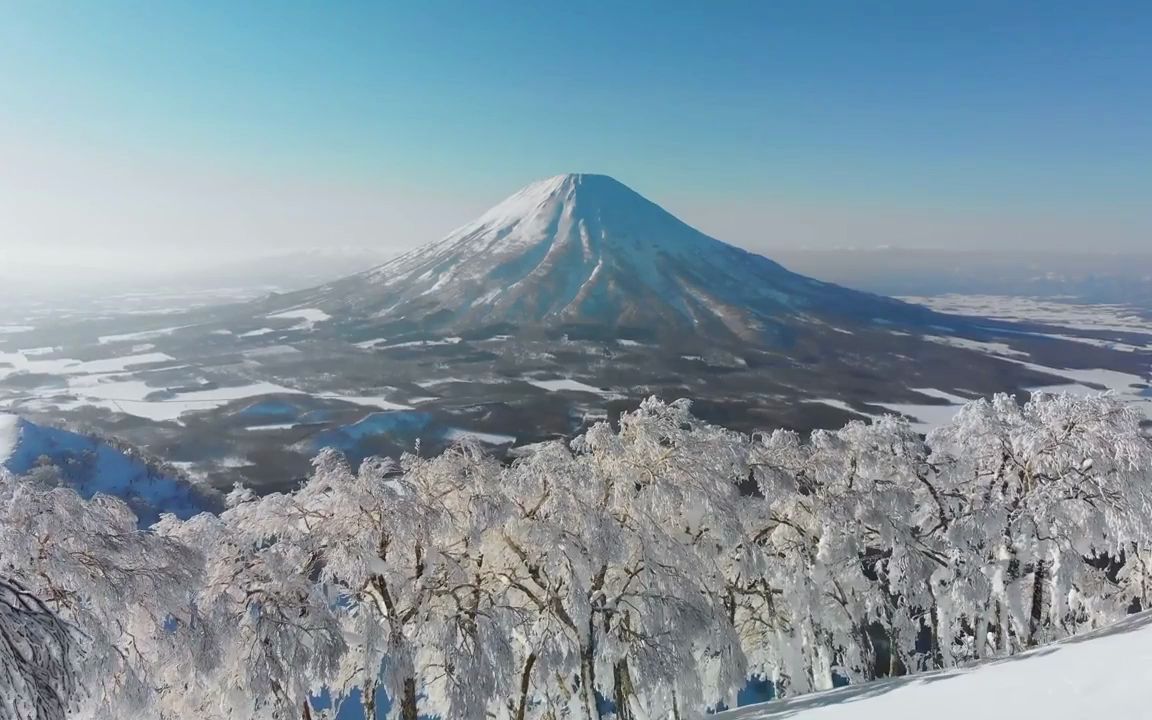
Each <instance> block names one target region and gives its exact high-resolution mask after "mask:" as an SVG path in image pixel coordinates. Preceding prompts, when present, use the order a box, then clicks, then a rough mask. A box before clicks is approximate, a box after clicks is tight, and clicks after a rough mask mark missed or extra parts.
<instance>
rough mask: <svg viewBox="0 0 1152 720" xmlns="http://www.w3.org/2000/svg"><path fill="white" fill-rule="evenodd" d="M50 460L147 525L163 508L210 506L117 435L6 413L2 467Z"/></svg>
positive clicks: (84, 491) (0, 421)
mask: <svg viewBox="0 0 1152 720" xmlns="http://www.w3.org/2000/svg"><path fill="white" fill-rule="evenodd" d="M45 460H47V461H48V462H49V463H50V464H51V465H53V466H55V467H56V468H57V469H58V471H59V480H60V481H62V482H64V483H66V484H68V485H69V486H71V487H73V488H75V489H76V491H77V492H79V493H80V495H82V496H84V497H92V496H93V495H96V494H97V493H103V494H106V495H115V496H116V497H119V498H121V499H123V500H124V501H126V502H127V503H128V504H129V505H130V506H131V507H132V509H133V511H134V512H135V513H136V515H137V517H139V519H140V522H141V524H142V525H150V524H152V523H153V522H155V521H156V520H158V519H159V517H160V515H161V514H162V513H174V514H176V515H178V516H180V517H191V516H192V515H194V514H196V513H197V512H200V511H201V510H203V509H206V508H205V500H206V497H205V496H204V495H203V494H202V493H201V492H200V491H199V490H198V489H196V488H195V487H194V486H192V485H191V484H190V483H188V482H187V481H186V480H184V479H182V478H180V477H177V476H176V475H175V474H173V473H168V472H165V471H164V470H163V469H161V468H160V467H158V466H157V465H155V464H154V463H151V462H149V461H148V460H147V459H145V458H143V457H141V456H139V455H138V454H136V453H135V452H134V451H132V450H130V449H121V448H119V447H116V446H114V445H113V444H112V443H111V441H104V440H101V439H99V438H96V437H91V436H87V435H81V434H79V433H74V432H71V431H69V430H63V429H60V428H54V427H49V426H45V425H40V424H37V423H33V422H30V421H28V420H25V419H23V418H21V417H19V416H17V415H13V414H9V413H0V468H3V469H5V470H7V471H9V472H11V473H13V474H16V475H21V474H24V473H28V472H32V471H34V470H36V469H37V468H39V467H41V466H42V465H43V464H44V461H45Z"/></svg>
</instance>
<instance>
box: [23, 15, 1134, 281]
mask: <svg viewBox="0 0 1152 720" xmlns="http://www.w3.org/2000/svg"><path fill="white" fill-rule="evenodd" d="M1150 38H1152V5H1150V4H1149V3H1148V2H1147V0H1140V1H1133V2H1126V1H1124V0H1112V1H1110V2H1100V1H1099V0H1095V1H1091V2H1088V1H1085V2H1063V1H1061V0H1047V1H1044V2H1029V1H1027V0H1014V1H1013V2H1003V1H1002V0H997V1H995V2H991V1H985V0H970V1H966V2H943V1H940V2H937V1H935V0H903V1H899V2H885V1H882V0H843V1H840V2H833V1H830V0H809V1H801V0H796V1H794V2H769V1H767V0H765V1H763V2H761V1H757V0H745V1H744V2H723V1H721V2H699V1H698V0H693V1H691V2H679V1H677V2H668V1H666V2H609V1H608V0H593V1H590V2H566V3H560V2H551V1H550V0H519V1H518V2H510V1H499V0H484V1H480V0H459V1H456V2H448V1H446V0H441V1H437V0H409V1H407V2H403V3H400V2H385V1H383V0H375V1H368V0H364V1H354V0H344V1H342V2H341V1H333V2H292V1H289V0H274V1H273V0H268V1H256V0H243V1H238V0H225V1H215V0H197V1H195V2H193V1H187V2H176V1H174V0H167V1H165V2H155V1H153V0H146V1H140V2H127V1H125V0H100V1H99V2H73V1H60V2H57V1H54V0H36V1H31V0H29V1H23V0H14V1H13V2H8V3H2V4H0V263H12V262H18V261H21V260H24V259H27V258H29V257H32V258H36V259H48V260H50V261H57V262H73V263H76V262H83V263H89V264H96V265H99V264H109V263H114V262H120V260H119V258H121V257H123V256H125V255H136V256H138V257H141V258H145V259H152V258H169V259H176V260H180V261H181V262H184V261H188V262H192V261H203V260H204V258H205V257H211V256H212V255H213V253H215V252H217V251H220V252H227V253H230V254H256V253H263V252H269V251H277V250H287V249H295V248H310V247H329V246H374V247H379V248H385V249H393V248H395V249H403V248H406V247H410V246H412V245H414V244H418V243H420V242H424V241H427V240H431V239H434V238H437V237H439V236H441V235H443V234H444V233H445V232H446V231H448V230H450V229H451V228H452V227H455V226H457V225H459V224H462V223H463V222H465V221H467V220H469V219H471V217H472V216H473V215H475V214H476V213H478V212H479V211H481V210H483V209H484V208H485V207H487V206H489V205H491V204H493V203H494V202H496V201H498V200H499V199H501V198H502V197H504V196H505V195H507V194H509V193H511V192H512V191H514V190H515V189H516V188H518V187H520V186H521V185H524V184H526V183H528V182H530V181H532V180H535V179H538V178H541V177H546V176H549V175H554V174H558V173H562V172H570V171H585V172H600V173H606V174H610V175H613V176H615V177H617V178H618V179H620V180H621V181H623V182H625V183H627V184H629V185H631V186H632V187H633V188H635V189H636V190H638V191H639V192H641V193H642V194H645V195H647V196H648V197H650V198H652V199H653V200H656V201H657V202H659V203H661V204H662V205H664V206H665V207H666V208H668V209H669V210H671V211H672V212H674V213H676V214H678V215H680V216H681V217H683V218H684V219H685V220H687V221H689V222H692V223H693V224H696V225H698V226H699V227H701V228H702V229H703V230H705V231H707V232H710V233H711V234H713V235H716V236H718V237H720V238H721V239H725V240H728V241H729V242H735V243H738V244H742V245H745V246H749V247H752V248H755V249H759V250H764V251H767V252H769V253H770V251H771V248H773V247H782V246H787V247H795V246H813V247H834V246H842V245H854V246H874V245H908V246H919V247H971V248H996V247H1003V246H1005V245H1008V244H1021V245H1024V246H1026V247H1034V248H1037V249H1041V248H1043V249H1075V248H1086V249H1090V250H1093V251H1096V250H1116V251H1122V250H1145V249H1148V248H1150V247H1152V210H1150V209H1149V208H1150V207H1152V41H1150Z"/></svg>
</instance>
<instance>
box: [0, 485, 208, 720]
mask: <svg viewBox="0 0 1152 720" xmlns="http://www.w3.org/2000/svg"><path fill="white" fill-rule="evenodd" d="M199 566H200V559H199V557H198V556H197V554H196V553H195V552H194V551H192V550H191V549H189V548H188V547H186V546H184V545H182V544H180V543H178V542H175V541H173V540H171V539H168V538H163V537H159V536H157V535H155V534H153V533H149V532H142V531H140V530H138V528H137V521H136V516H135V515H133V514H132V512H131V510H130V509H129V508H128V506H127V505H125V504H124V503H123V502H122V501H120V500H117V499H115V498H111V497H108V496H100V495H98V496H96V497H94V498H93V499H92V500H90V501H86V500H84V499H82V498H81V497H80V496H79V495H77V494H76V493H75V492H74V491H72V490H70V489H67V488H62V487H55V488H46V487H44V486H43V485H41V484H39V483H33V482H27V481H24V480H22V479H20V478H14V477H12V476H11V475H9V474H7V473H4V472H3V471H0V710H2V711H3V717H6V718H9V717H10V718H16V719H17V720H25V719H28V720H31V719H35V720H56V719H58V718H64V717H127V716H133V717H147V716H148V715H149V714H152V713H155V712H157V710H156V705H155V702H156V698H157V691H158V690H159V689H160V688H161V686H162V685H163V683H164V681H165V678H164V676H163V673H162V672H161V670H160V669H161V668H163V667H164V666H165V664H167V663H169V662H171V661H173V660H174V658H176V657H177V656H178V655H179V654H180V653H181V652H182V650H181V643H182V638H181V637H180V635H179V633H177V632H175V631H174V630H173V629H172V628H170V627H169V625H168V621H169V618H170V614H171V613H172V612H173V611H177V610H179V609H180V608H182V607H184V605H185V604H186V602H187V599H188V597H189V593H190V592H191V588H192V587H193V584H194V580H195V578H196V577H197V574H198V570H199Z"/></svg>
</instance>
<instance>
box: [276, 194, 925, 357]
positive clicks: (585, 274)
mask: <svg viewBox="0 0 1152 720" xmlns="http://www.w3.org/2000/svg"><path fill="white" fill-rule="evenodd" d="M289 297H290V299H291V301H294V302H299V303H302V304H313V305H317V306H319V307H322V308H324V309H325V310H326V311H327V312H330V313H332V314H333V315H338V316H343V317H348V316H353V317H361V318H363V317H373V318H377V319H379V320H382V321H388V320H403V321H406V322H408V323H414V324H415V326H416V327H419V328H421V329H455V330H462V329H464V330H466V329H474V328H477V327H483V326H491V325H509V326H513V327H518V328H524V327H551V328H564V329H572V328H581V327H583V328H592V329H596V330H597V331H604V330H606V329H612V330H615V331H623V333H622V334H624V335H630V334H636V333H640V334H642V335H644V334H654V335H656V336H669V335H671V336H682V335H685V334H692V335H696V336H710V337H713V338H715V339H721V340H724V339H727V340H740V341H742V342H744V343H752V344H756V345H778V344H780V343H782V342H787V341H788V340H789V338H790V337H791V336H792V335H793V334H794V333H795V332H796V331H797V330H801V329H805V328H807V329H812V328H817V327H820V326H823V325H827V324H833V325H835V324H838V323H844V322H848V323H862V322H869V323H870V322H872V321H874V320H879V321H881V322H886V323H896V324H903V323H913V322H916V321H918V320H922V319H924V318H927V317H930V316H931V315H932V313H929V312H927V311H925V310H923V309H922V308H918V307H916V306H912V305H907V304H904V303H901V302H898V301H895V300H890V299H887V298H881V297H878V296H874V295H869V294H866V293H861V292H856V291H852V290H847V289H844V288H841V287H838V286H835V285H830V284H827V283H822V282H819V281H816V280H813V279H811V278H807V277H804V276H802V275H797V274H795V273H792V272H789V271H787V270H785V269H784V268H783V267H781V266H780V265H778V264H777V263H775V262H773V261H771V260H769V259H768V258H766V257H763V256H761V255H756V254H754V253H750V252H748V251H746V250H742V249H740V248H737V247H734V246H732V245H728V244H726V243H723V242H721V241H719V240H716V239H714V238H711V237H709V236H707V235H705V234H703V233H701V232H699V231H698V230H695V229H694V228H692V227H690V226H688V225H686V224H685V223H683V222H681V221H680V220H678V219H677V218H675V217H674V216H672V215H671V214H669V213H668V212H666V211H665V210H663V209H662V208H660V207H659V206H658V205H656V204H655V203H652V202H650V201H649V200H647V199H645V198H644V197H642V196H640V195H639V194H637V193H636V192H634V191H632V190H631V189H629V188H628V187H626V186H624V185H623V184H621V183H619V182H617V181H616V180H614V179H612V178H610V177H607V176H604V175H578V174H577V175H559V176H556V177H553V178H548V179H546V180H542V181H540V182H537V183H533V184H532V185H529V186H527V187H525V188H524V189H522V190H520V191H519V192H517V193H516V194H514V195H512V196H511V197H509V198H508V199H506V200H505V201H503V202H502V203H500V204H499V205H497V206H496V207H494V208H492V209H491V210H489V211H488V212H486V213H485V214H484V215H482V216H481V217H479V218H478V219H476V220H475V221H473V222H472V223H469V224H468V225H465V226H464V227H461V228H459V229H457V230H456V231H454V232H452V233H451V234H449V235H448V236H447V237H445V238H444V239H442V240H440V241H437V242H433V243H430V244H428V245H424V246H422V247H419V248H417V249H415V250H413V251H411V252H408V253H406V254H404V255H402V256H400V257H397V258H395V259H394V260H391V261H389V262H387V263H385V264H383V265H381V266H379V267H377V268H374V269H372V270H370V271H368V272H365V273H362V274H360V275H356V276H353V277H351V278H347V279H344V280H341V281H338V282H335V283H332V284H329V285H326V286H323V287H321V288H319V289H318V290H316V291H312V292H311V293H305V294H298V295H293V296H289Z"/></svg>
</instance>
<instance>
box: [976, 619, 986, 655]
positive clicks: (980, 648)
mask: <svg viewBox="0 0 1152 720" xmlns="http://www.w3.org/2000/svg"><path fill="white" fill-rule="evenodd" d="M975 643H976V659H977V660H982V659H983V658H984V656H985V655H986V654H987V652H988V612H987V611H986V610H985V611H982V612H981V613H980V617H978V618H976V638H975Z"/></svg>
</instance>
